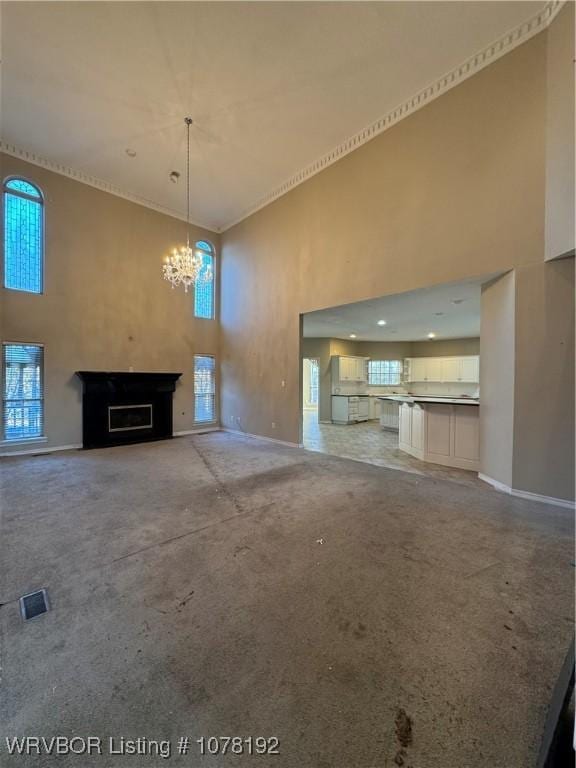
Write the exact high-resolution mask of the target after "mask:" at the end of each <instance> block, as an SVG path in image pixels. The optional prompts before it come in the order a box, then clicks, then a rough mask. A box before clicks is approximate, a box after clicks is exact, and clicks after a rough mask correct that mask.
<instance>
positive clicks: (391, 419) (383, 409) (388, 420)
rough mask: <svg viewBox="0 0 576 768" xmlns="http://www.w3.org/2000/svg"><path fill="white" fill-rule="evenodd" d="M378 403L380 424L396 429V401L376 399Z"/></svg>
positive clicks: (397, 409)
mask: <svg viewBox="0 0 576 768" xmlns="http://www.w3.org/2000/svg"><path fill="white" fill-rule="evenodd" d="M377 402H378V403H380V426H381V427H382V428H383V429H394V430H396V431H398V424H399V419H398V411H399V408H398V403H397V402H395V401H394V400H378V401H377Z"/></svg>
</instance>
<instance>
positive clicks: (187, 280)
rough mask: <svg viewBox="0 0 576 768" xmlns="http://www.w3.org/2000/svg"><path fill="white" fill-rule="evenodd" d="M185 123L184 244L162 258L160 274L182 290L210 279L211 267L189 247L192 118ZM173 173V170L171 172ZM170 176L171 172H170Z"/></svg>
mask: <svg viewBox="0 0 576 768" xmlns="http://www.w3.org/2000/svg"><path fill="white" fill-rule="evenodd" d="M184 123H185V124H186V245H185V246H184V245H183V246H182V247H181V248H179V249H177V248H174V250H173V251H172V253H171V254H170V256H166V257H165V258H164V265H163V267H162V274H163V276H164V280H168V282H170V283H172V288H174V287H176V286H178V285H183V286H184V292H185V293H188V288H189V287H190V286H191V285H195V284H196V283H205V282H209V281H210V280H212V267H211V266H210V265H208V266H207V267H206V268H204V269H203V265H204V255H203V253H202V251H199V250H194V249H193V248H190V126H191V125H192V118H191V117H185V118H184ZM173 173H174V172H173ZM170 177H171V178H172V174H170Z"/></svg>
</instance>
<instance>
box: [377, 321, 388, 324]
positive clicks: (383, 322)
mask: <svg viewBox="0 0 576 768" xmlns="http://www.w3.org/2000/svg"><path fill="white" fill-rule="evenodd" d="M377 325H386V320H378V323H377Z"/></svg>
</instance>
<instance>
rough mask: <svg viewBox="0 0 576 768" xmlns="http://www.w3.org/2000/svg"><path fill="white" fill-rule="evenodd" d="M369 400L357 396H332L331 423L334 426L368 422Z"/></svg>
mask: <svg viewBox="0 0 576 768" xmlns="http://www.w3.org/2000/svg"><path fill="white" fill-rule="evenodd" d="M368 401H369V398H368V396H367V395H365V396H357V395H332V421H333V422H334V424H354V423H355V422H357V421H368V418H369V407H370V404H369V402H368Z"/></svg>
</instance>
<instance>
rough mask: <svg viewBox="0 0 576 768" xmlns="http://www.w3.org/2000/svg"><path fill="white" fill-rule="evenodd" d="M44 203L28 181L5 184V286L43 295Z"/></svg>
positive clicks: (10, 180)
mask: <svg viewBox="0 0 576 768" xmlns="http://www.w3.org/2000/svg"><path fill="white" fill-rule="evenodd" d="M43 219H44V201H43V199H42V193H41V192H40V190H39V189H38V187H35V186H34V185H33V184H30V182H28V181H24V179H7V180H6V181H5V182H4V287H5V288H11V289H12V290H15V291H28V292H29V293H42V271H43V269H42V266H43V264H42V262H43V254H42V251H43V241H44V235H43V232H42V230H43V224H44V222H43Z"/></svg>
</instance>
